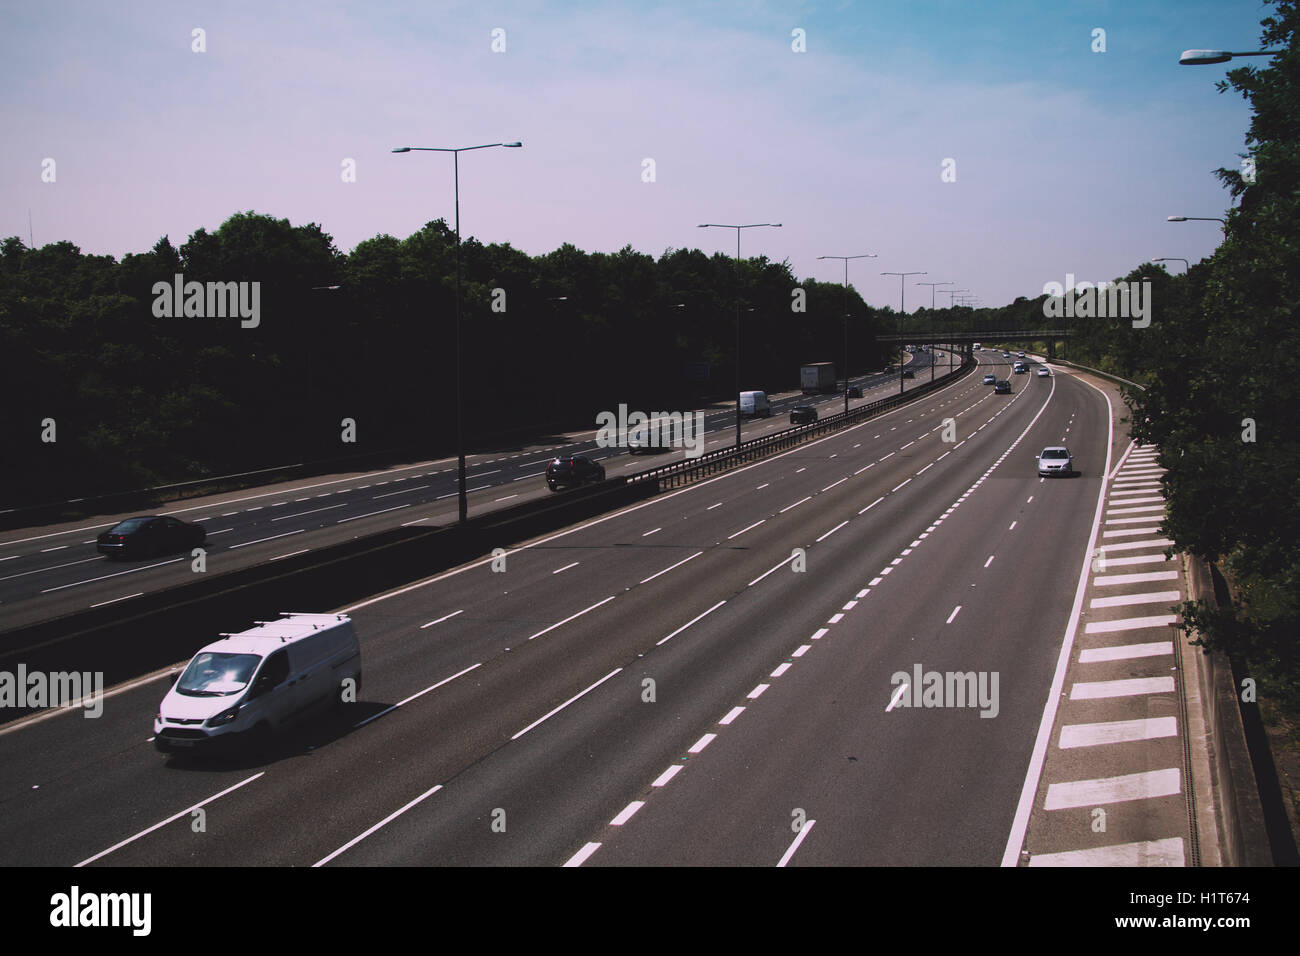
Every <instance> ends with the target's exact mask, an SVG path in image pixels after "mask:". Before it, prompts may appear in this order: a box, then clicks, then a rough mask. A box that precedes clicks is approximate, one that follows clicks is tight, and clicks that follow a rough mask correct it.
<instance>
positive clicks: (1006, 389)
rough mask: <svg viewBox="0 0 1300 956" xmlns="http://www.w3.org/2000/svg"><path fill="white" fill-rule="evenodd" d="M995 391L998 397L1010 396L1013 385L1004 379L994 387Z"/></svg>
mask: <svg viewBox="0 0 1300 956" xmlns="http://www.w3.org/2000/svg"><path fill="white" fill-rule="evenodd" d="M993 391H994V392H996V393H997V394H998V395H1010V394H1011V383H1010V382H1008V381H1007V380H1006V379H1005V378H1004V379H1002V380H1001V381H1000V382H998V383H997V384H996V385H994V386H993Z"/></svg>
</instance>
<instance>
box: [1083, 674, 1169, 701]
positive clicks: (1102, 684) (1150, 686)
mask: <svg viewBox="0 0 1300 956" xmlns="http://www.w3.org/2000/svg"><path fill="white" fill-rule="evenodd" d="M1173 692H1174V679H1173V678H1172V677H1133V678H1129V679H1126V680H1099V681H1081V682H1079V683H1077V684H1075V685H1074V686H1073V687H1071V688H1070V700H1103V699H1105V698H1108V697H1136V696H1138V695H1139V694H1172V693H1173Z"/></svg>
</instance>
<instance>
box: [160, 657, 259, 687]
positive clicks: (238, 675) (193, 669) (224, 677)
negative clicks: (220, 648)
mask: <svg viewBox="0 0 1300 956" xmlns="http://www.w3.org/2000/svg"><path fill="white" fill-rule="evenodd" d="M261 662H262V658H260V657H259V656H258V655H256V654H217V653H212V652H210V651H207V652H204V653H202V654H199V655H197V656H196V657H195V658H194V660H192V661H190V666H189V667H187V668H185V673H183V674H181V679H180V680H178V681H177V682H176V691H177V693H181V694H184V695H185V696H186V697H223V696H225V695H227V694H237V693H239V692H240V691H241V690H243V689H244V688H245V687H247V686H248V681H249V680H250V679H251V678H252V676H253V671H255V670H257V665H258V664H260V663H261Z"/></svg>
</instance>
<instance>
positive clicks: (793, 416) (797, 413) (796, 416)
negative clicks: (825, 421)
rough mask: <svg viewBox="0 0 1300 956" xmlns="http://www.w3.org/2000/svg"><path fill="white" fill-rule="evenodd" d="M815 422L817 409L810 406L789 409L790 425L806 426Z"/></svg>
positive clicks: (797, 406)
mask: <svg viewBox="0 0 1300 956" xmlns="http://www.w3.org/2000/svg"><path fill="white" fill-rule="evenodd" d="M815 421H817V409H815V408H813V407H812V406H811V405H796V406H795V407H794V408H792V409H790V424H791V425H806V424H808V423H809V422H815Z"/></svg>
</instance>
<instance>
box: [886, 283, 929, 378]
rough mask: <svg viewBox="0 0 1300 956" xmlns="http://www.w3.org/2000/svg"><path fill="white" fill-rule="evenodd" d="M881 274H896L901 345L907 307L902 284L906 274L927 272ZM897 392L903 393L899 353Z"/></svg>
mask: <svg viewBox="0 0 1300 956" xmlns="http://www.w3.org/2000/svg"><path fill="white" fill-rule="evenodd" d="M880 274H881V275H882V276H898V338H899V345H902V339H903V312H904V311H905V310H906V309H907V306H906V304H905V303H906V301H907V296H906V294H905V292H904V289H903V285H904V283H906V282H907V277H908V276H928V275H929V274H930V273H928V272H882V273H880ZM898 394H899V395H902V394H903V358H902V356H901V355H900V356H899V359H898Z"/></svg>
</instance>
